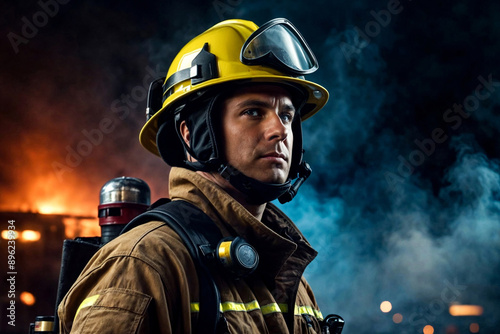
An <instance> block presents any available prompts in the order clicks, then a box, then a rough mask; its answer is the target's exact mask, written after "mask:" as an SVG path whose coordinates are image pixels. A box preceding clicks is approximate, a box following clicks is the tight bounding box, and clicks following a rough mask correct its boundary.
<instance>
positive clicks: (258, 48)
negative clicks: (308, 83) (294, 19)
mask: <svg viewBox="0 0 500 334" xmlns="http://www.w3.org/2000/svg"><path fill="white" fill-rule="evenodd" d="M240 60H241V62H242V63H243V64H245V65H263V66H268V67H272V68H275V69H277V70H279V71H281V72H283V73H285V74H290V75H304V74H309V73H312V72H314V71H316V70H317V69H318V67H319V65H318V62H317V61H316V57H315V56H314V53H313V52H312V50H311V48H310V47H309V45H307V42H306V40H305V39H304V37H302V35H301V34H300V32H299V31H298V30H297V29H296V28H295V27H294V26H293V24H292V23H291V22H290V21H288V20H287V19H281V18H280V19H274V20H271V21H269V22H267V23H265V24H263V25H262V26H261V27H260V28H259V29H257V30H255V31H254V32H253V33H252V34H251V35H250V37H248V39H247V40H246V41H245V43H244V44H243V47H242V48H241V54H240Z"/></svg>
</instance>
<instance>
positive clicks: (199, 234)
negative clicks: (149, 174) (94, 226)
mask: <svg viewBox="0 0 500 334" xmlns="http://www.w3.org/2000/svg"><path fill="white" fill-rule="evenodd" d="M163 202H165V201H163ZM153 206H154V205H153ZM153 220H158V221H163V222H165V224H167V225H168V226H169V227H170V228H171V229H173V230H174V231H175V232H176V233H177V234H178V235H179V236H180V237H181V239H182V240H183V241H184V244H185V246H186V248H187V250H188V251H189V254H190V255H191V258H192V259H193V261H194V263H195V265H196V270H197V273H198V280H199V282H200V312H199V315H198V324H197V330H196V331H195V333H216V328H217V324H218V323H219V319H220V294H219V290H218V288H217V285H216V284H215V282H214V280H213V278H212V275H211V273H210V270H209V268H208V264H207V256H208V254H209V253H210V252H211V251H212V250H213V249H214V248H215V247H214V246H216V245H217V242H218V241H219V240H220V239H221V238H222V236H221V234H220V231H219V229H218V228H217V226H216V225H215V224H214V222H213V221H212V219H211V218H210V217H208V216H207V215H206V214H205V213H204V212H203V211H201V210H200V209H199V208H198V207H196V206H194V205H193V204H191V203H189V202H186V201H167V203H164V204H161V205H159V206H156V207H154V208H153V209H151V210H148V211H146V212H145V213H143V214H140V215H139V216H137V217H135V218H134V219H132V220H131V221H130V222H129V223H128V224H127V225H126V226H125V227H124V228H123V230H122V232H121V234H123V233H125V232H127V231H130V230H131V229H133V228H134V227H136V226H139V225H141V224H144V223H147V222H150V221H153ZM206 255H207V256H206Z"/></svg>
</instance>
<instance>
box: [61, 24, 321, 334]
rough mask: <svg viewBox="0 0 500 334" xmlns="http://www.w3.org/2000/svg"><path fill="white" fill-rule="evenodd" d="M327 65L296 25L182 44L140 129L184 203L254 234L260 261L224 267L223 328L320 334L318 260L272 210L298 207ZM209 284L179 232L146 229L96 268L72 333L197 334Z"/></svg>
mask: <svg viewBox="0 0 500 334" xmlns="http://www.w3.org/2000/svg"><path fill="white" fill-rule="evenodd" d="M317 68H318V64H317V61H316V59H315V56H314V54H313V53H312V51H311V50H310V48H309V46H308V45H307V43H306V41H305V40H304V39H303V37H302V36H301V34H300V33H299V32H298V31H297V29H296V28H295V27H294V26H293V25H292V24H291V23H290V22H289V21H288V20H286V19H274V20H271V21H270V22H268V23H266V24H264V25H262V26H261V27H260V28H259V27H258V26H257V25H255V24H254V23H253V22H250V21H245V20H227V21H223V22H221V23H219V24H216V25H215V26H213V27H212V28H210V29H208V30H207V31H205V32H204V33H202V34H201V35H199V36H197V37H195V38H194V39H192V40H191V41H190V42H189V43H187V44H186V45H185V46H184V48H182V49H181V51H180V52H179V54H178V55H177V56H176V58H175V59H174V60H173V63H172V64H171V66H170V68H169V71H168V73H167V76H166V79H165V80H164V81H163V80H162V84H163V85H161V86H162V87H161V90H162V91H161V94H160V96H161V97H160V99H161V100H160V104H161V105H160V106H159V107H158V109H159V110H156V108H154V103H152V105H151V106H150V107H151V108H149V109H150V110H149V119H148V120H147V122H146V124H145V125H144V127H143V129H142V131H141V133H140V142H141V144H142V145H143V146H144V147H145V148H146V149H147V150H148V151H150V152H152V153H154V154H156V155H158V156H160V157H161V158H162V159H163V160H164V161H165V162H166V163H167V164H168V165H170V166H171V167H172V168H171V170H170V174H169V192H168V193H169V197H170V198H171V200H172V201H177V200H184V201H187V202H189V203H192V204H194V205H195V206H196V207H198V208H200V209H201V210H202V211H203V212H205V213H206V214H207V215H208V216H209V217H210V218H211V219H212V220H213V222H214V223H215V224H216V226H217V228H218V229H219V230H220V232H221V234H222V235H223V236H224V237H233V238H234V237H241V238H243V239H244V240H245V241H246V242H247V243H248V244H250V245H251V246H252V247H253V249H255V250H256V252H257V254H258V256H259V261H258V265H257V267H256V268H251V270H249V271H248V272H246V273H241V272H238V270H233V271H231V270H222V269H221V270H219V271H218V272H215V273H214V281H215V282H216V284H217V286H218V289H219V292H220V302H221V303H220V311H221V312H222V316H223V317H222V318H223V322H224V324H223V325H221V326H222V327H223V329H222V332H229V333H320V332H321V328H320V326H321V321H322V320H323V315H322V313H321V311H320V309H319V308H318V305H317V303H316V301H315V297H314V294H313V292H312V290H311V288H310V286H309V285H308V283H307V282H306V280H305V278H304V277H303V276H302V273H303V272H304V269H305V268H306V266H307V265H308V264H309V263H310V262H311V261H312V260H313V259H314V258H315V256H316V254H317V252H316V251H315V250H314V249H313V248H312V247H311V246H310V244H309V243H308V242H307V240H306V239H305V238H304V236H303V235H302V233H301V232H300V231H299V230H298V229H297V227H296V226H295V225H294V224H293V222H292V221H291V220H290V219H289V218H288V217H287V216H286V215H285V214H284V213H283V212H281V211H280V210H279V209H278V208H277V207H276V206H275V205H273V204H272V203H270V202H271V201H273V200H276V199H279V200H280V201H282V202H285V201H288V200H291V199H292V198H293V196H294V195H295V193H296V191H297V189H298V186H300V184H301V183H302V182H303V181H304V180H305V179H306V178H307V176H308V175H309V174H310V169H309V167H308V165H307V164H306V163H305V162H304V161H303V159H302V158H303V149H302V132H301V122H302V121H304V120H305V119H307V118H309V117H311V116H312V115H314V114H315V113H316V112H318V111H319V110H320V109H321V108H322V107H323V106H324V105H325V104H326V102H327V100H328V92H327V91H326V90H325V89H324V88H323V87H321V86H320V85H318V84H316V83H313V82H310V81H307V80H305V79H304V75H307V74H309V73H312V72H314V71H315V70H316V69H317ZM152 89H153V88H152ZM189 216H190V215H189V213H187V214H186V215H185V219H186V220H189ZM199 283H200V282H199V281H198V276H197V272H196V268H195V264H194V263H193V259H192V258H191V257H190V255H189V253H188V252H187V250H186V247H185V245H184V244H183V242H182V240H181V239H180V238H179V236H178V235H177V234H176V233H174V232H173V230H172V229H170V228H168V227H167V226H165V225H162V224H161V223H160V222H157V221H152V222H149V223H146V224H143V225H140V226H138V227H135V228H134V229H132V230H131V231H128V232H127V233H125V234H122V235H121V236H120V237H119V238H117V239H115V240H113V241H111V242H109V243H108V244H107V245H106V246H104V247H103V248H102V249H101V250H100V251H99V252H98V253H97V254H96V256H94V258H93V259H92V260H91V261H90V262H89V264H88V265H87V267H86V269H85V270H84V271H83V272H82V274H81V275H80V277H79V278H78V279H77V281H76V283H75V284H74V285H73V287H72V288H71V289H70V291H69V292H68V294H67V295H66V297H65V298H64V299H63V301H62V302H61V304H60V305H59V308H58V314H59V317H60V330H61V332H63V333H68V332H77V333H83V332H85V333H111V332H113V333H190V332H192V331H193V329H194V328H196V321H197V319H198V312H199V311H200V305H199V300H200V288H199ZM222 327H221V328H222Z"/></svg>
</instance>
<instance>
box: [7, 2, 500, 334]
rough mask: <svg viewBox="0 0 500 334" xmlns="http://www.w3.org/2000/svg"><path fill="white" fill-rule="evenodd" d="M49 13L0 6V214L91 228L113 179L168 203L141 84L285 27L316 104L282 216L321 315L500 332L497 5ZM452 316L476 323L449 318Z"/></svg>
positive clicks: (352, 325)
mask: <svg viewBox="0 0 500 334" xmlns="http://www.w3.org/2000/svg"><path fill="white" fill-rule="evenodd" d="M54 3H56V2H55V0H54V1H50V0H48V1H45V2H44V0H42V1H40V2H39V1H22V2H19V3H14V2H13V1H8V2H4V3H2V5H1V6H2V7H3V8H2V18H1V23H2V25H1V30H0V32H1V43H0V48H1V49H0V71H1V72H0V97H1V108H2V111H1V135H0V182H1V189H0V209H2V210H21V211H26V210H32V211H33V210H34V211H36V210H41V209H40V208H41V206H42V204H43V205H49V206H50V205H51V206H56V204H57V205H59V206H60V207H59V209H58V213H73V214H86V215H95V211H96V206H97V204H98V192H99V189H100V187H101V186H102V185H103V184H104V183H105V182H106V181H107V180H109V179H111V178H113V177H117V176H121V175H128V176H135V177H139V178H142V179H144V180H145V181H147V182H148V183H149V185H150V187H151V189H152V193H153V198H158V197H161V196H166V195H168V189H167V177H168V167H167V166H166V165H164V164H163V163H162V161H161V160H160V159H159V158H156V157H155V156H153V155H151V154H150V153H148V152H146V150H144V149H142V148H141V147H140V144H139V143H138V132H139V130H140V128H141V126H142V125H143V123H144V120H145V117H144V109H145V95H144V93H145V89H146V88H147V85H148V84H149V81H151V79H153V77H154V76H156V75H161V74H163V75H164V74H165V73H166V71H167V69H168V66H169V64H170V62H171V61H172V59H173V57H174V56H175V55H176V53H177V51H178V50H179V49H180V48H181V47H182V46H183V45H184V44H185V43H187V42H188V41H189V40H190V39H191V38H192V37H194V36H195V35H197V34H199V33H201V32H202V31H204V30H206V29H208V28H209V27H211V26H212V25H213V24H215V23H217V22H219V21H221V20H223V19H228V18H243V19H249V20H252V21H254V22H256V23H257V24H258V25H261V24H263V23H265V22H267V21H268V20H270V19H272V18H275V17H286V18H288V19H289V20H290V21H292V22H293V23H294V24H295V25H296V26H297V28H298V29H299V30H300V31H301V32H302V33H303V35H304V36H305V38H306V39H307V41H308V42H309V44H310V46H311V47H312V49H313V50H314V52H315V54H316V56H317V58H318V60H319V63H320V69H319V70H318V71H317V72H316V73H314V74H313V75H310V76H309V77H308V78H309V79H310V80H313V81H316V82H318V83H320V84H322V85H323V86H325V87H326V88H327V89H328V90H329V91H330V94H331V96H330V101H329V103H328V104H327V106H326V107H325V108H324V109H323V110H322V111H321V112H320V113H318V114H317V115H316V116H314V117H313V118H311V119H310V120H308V121H306V122H305V123H304V142H305V144H304V145H305V148H306V158H307V160H308V162H309V163H310V164H311V165H312V168H313V175H312V176H311V178H310V179H309V180H308V182H307V183H306V185H305V186H304V187H302V189H301V191H300V192H299V195H298V197H297V198H296V199H295V200H294V201H293V202H291V204H286V205H283V206H282V209H283V210H284V211H285V212H286V213H287V214H289V215H290V216H291V217H292V218H293V219H294V221H295V222H296V223H297V225H299V227H300V228H301V230H302V231H303V232H304V234H305V235H306V237H307V238H308V239H309V241H310V242H311V243H312V244H313V246H314V247H315V248H316V249H317V250H318V251H319V252H320V255H319V256H318V258H317V260H316V261H315V262H313V264H312V265H311V266H310V267H309V268H308V270H307V271H306V277H307V278H308V280H309V281H310V283H311V285H312V286H313V289H314V290H315V293H316V296H317V299H318V302H319V304H320V307H321V308H322V312H323V314H324V315H326V314H328V313H337V314H340V315H342V316H343V317H344V319H345V320H346V327H345V329H344V333H355V334H358V333H359V334H361V333H422V332H423V328H424V326H426V325H431V326H433V328H434V330H435V333H470V332H471V330H470V327H469V326H470V324H471V323H477V324H478V325H479V333H500V329H498V328H499V327H500V315H499V314H500V274H499V273H500V220H499V218H500V202H499V200H500V165H499V160H498V159H499V158H500V147H499V146H498V145H497V141H498V136H499V132H500V128H499V125H500V108H499V107H500V67H499V65H498V57H499V55H500V43H499V42H498V41H499V40H500V20H499V15H500V4H498V3H496V2H494V1H481V2H479V1H471V0H457V1H441V2H439V3H438V2H431V1H417V0H414V1H411V0H401V1H395V0H389V1H387V0H384V1H367V0H364V1H356V2H352V3H347V2H344V1H302V0H301V1H294V2H292V1H269V0H268V1H260V0H259V1H249V0H215V1H203V2H202V1H194V0H187V1H176V2H171V1H140V2H132V1H129V2H124V1H110V0H104V1H85V2H83V1H78V0H71V1H67V0H64V1H63V0H60V3H59V2H57V4H58V6H57V7H55V6H54V5H53V4H54ZM43 4H51V6H49V7H47V6H48V5H43ZM44 13H46V14H44ZM26 22H28V23H30V24H33V23H37V25H38V26H34V27H35V30H33V29H32V30H30V29H29V28H27V23H26ZM13 36H17V37H13ZM479 85H481V86H479ZM478 86H479V88H478ZM106 120H107V121H106ZM106 122H108V123H106ZM109 122H111V123H109ZM103 124H107V126H105V125H103ZM110 124H111V125H112V126H111V125H110ZM96 129H101V130H102V129H105V131H101V136H100V137H99V136H98V137H94V143H93V144H92V145H91V146H90V147H89V146H85V143H88V142H89V139H88V136H87V135H88V134H89V133H96V132H95V131H94V132H93V130H96ZM70 152H76V153H78V152H80V153H82V152H83V153H85V154H80V155H79V156H77V155H78V154H76V155H75V154H74V153H73V155H71V154H70ZM0 224H4V222H0ZM4 225H6V223H5V224H4ZM0 229H5V228H4V226H1V227H0ZM4 246H5V244H2V247H4ZM0 261H3V260H2V259H0ZM33 280H36V278H33ZM1 285H2V286H3V285H4V283H1ZM1 293H2V295H4V294H5V293H4V292H3V289H2V292H1ZM2 297H3V296H2ZM385 300H388V301H390V302H391V303H392V310H391V311H390V312H389V313H382V312H381V310H380V308H379V305H380V303H381V302H382V301H385ZM451 303H459V304H474V305H481V306H482V307H483V308H484V313H483V315H482V316H474V317H451V316H450V314H449V313H448V306H449V305H450V304H451ZM36 306H37V305H36V304H35V305H34V306H32V307H35V308H36ZM39 312H40V313H42V314H46V312H45V311H44V310H40V311H39ZM395 313H400V314H401V315H402V316H403V320H402V322H400V323H395V322H394V321H393V319H392V316H393V315H394V314H395ZM2 314H3V313H2ZM0 322H2V323H4V322H5V319H1V320H0ZM18 326H19V327H22V328H19V327H17V328H16V329H17V330H19V331H20V332H22V333H24V332H26V330H25V329H26V328H27V327H23V326H22V324H18Z"/></svg>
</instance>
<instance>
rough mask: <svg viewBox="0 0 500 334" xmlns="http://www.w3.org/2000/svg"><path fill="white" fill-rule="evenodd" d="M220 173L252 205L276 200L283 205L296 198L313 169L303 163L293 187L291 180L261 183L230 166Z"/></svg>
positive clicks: (223, 167) (222, 166)
mask: <svg viewBox="0 0 500 334" xmlns="http://www.w3.org/2000/svg"><path fill="white" fill-rule="evenodd" d="M218 172H219V174H220V175H221V176H222V177H223V178H225V179H226V180H227V181H229V183H231V184H232V185H233V186H234V187H235V188H236V189H238V190H239V191H241V192H242V193H244V194H245V195H246V196H247V200H248V202H249V203H251V204H264V203H267V202H270V201H274V200H275V199H279V201H280V203H281V204H283V203H286V202H289V201H291V200H292V199H293V198H294V196H295V195H296V194H297V191H298V190H299V188H300V186H301V185H302V184H303V183H304V181H305V180H306V179H307V178H308V177H309V175H311V167H310V166H309V164H308V163H307V162H302V163H301V164H300V167H299V177H298V178H297V180H296V181H295V182H294V183H293V185H292V182H291V181H290V180H288V181H287V182H285V183H264V182H260V181H258V180H255V179H253V178H251V177H248V176H246V175H245V174H243V173H242V172H240V171H239V170H237V169H236V168H234V167H233V166H231V165H228V164H223V165H221V166H220V168H219V170H218Z"/></svg>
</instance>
